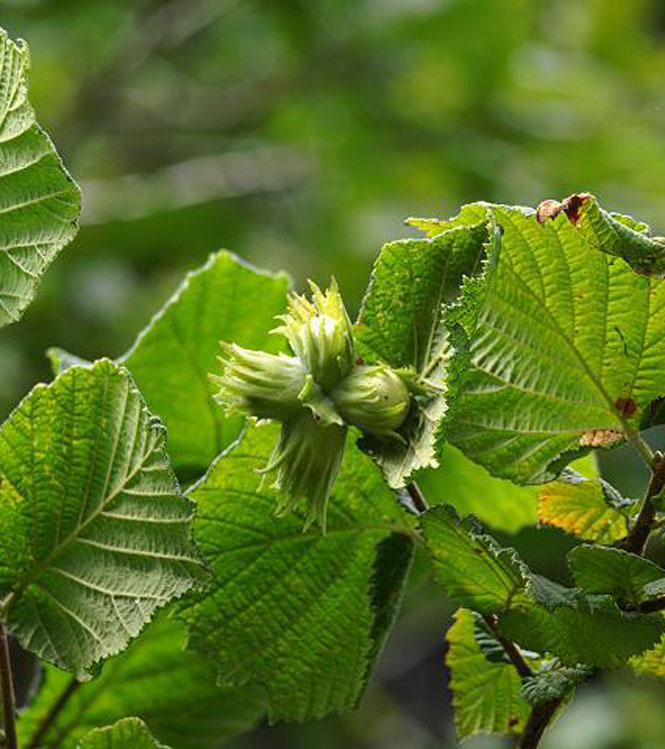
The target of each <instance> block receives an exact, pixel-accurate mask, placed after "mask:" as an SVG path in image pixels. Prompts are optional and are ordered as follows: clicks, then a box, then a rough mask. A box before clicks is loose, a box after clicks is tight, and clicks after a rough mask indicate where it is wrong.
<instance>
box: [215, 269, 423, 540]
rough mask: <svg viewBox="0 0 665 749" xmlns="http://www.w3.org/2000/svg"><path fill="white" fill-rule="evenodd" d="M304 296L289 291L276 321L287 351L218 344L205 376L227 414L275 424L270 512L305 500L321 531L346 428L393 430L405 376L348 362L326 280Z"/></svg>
mask: <svg viewBox="0 0 665 749" xmlns="http://www.w3.org/2000/svg"><path fill="white" fill-rule="evenodd" d="M311 288H312V299H311V300H309V299H307V298H305V297H304V296H300V295H297V294H294V295H292V296H291V298H290V299H289V307H288V312H287V314H285V315H281V316H280V319H281V321H282V325H280V326H279V327H278V328H276V329H275V330H274V331H273V332H274V333H279V334H282V335H284V336H285V337H286V338H287V340H288V342H289V344H290V347H291V350H292V353H293V355H291V356H287V355H285V354H280V355H278V356H275V355H272V354H267V353H265V352H263V351H251V350H248V349H244V348H241V347H240V346H237V345H235V344H230V343H224V342H223V343H222V344H221V345H222V352H223V354H222V357H221V358H220V361H221V362H222V366H223V373H222V375H221V376H219V375H214V374H213V375H211V380H212V381H213V382H214V383H215V385H216V386H217V387H218V391H217V394H216V400H217V402H218V403H220V404H221V405H222V406H224V407H226V409H227V412H238V411H240V412H242V413H246V414H249V415H250V416H253V417H254V418H256V419H259V420H261V419H269V420H273V421H278V422H280V423H281V425H282V430H281V435H280V439H279V442H278V444H277V446H276V447H275V449H274V451H273V453H272V456H271V458H270V460H269V461H268V464H267V465H266V466H265V468H264V469H263V470H262V472H263V473H271V472H276V479H275V482H274V487H275V488H277V489H278V490H279V491H280V493H281V499H280V502H279V505H278V512H282V511H287V510H293V509H295V507H296V504H297V502H298V501H299V500H301V499H304V500H306V501H307V503H308V505H309V513H308V516H307V523H306V524H307V525H309V524H311V523H312V522H314V521H316V522H317V523H318V524H319V525H320V526H321V527H323V528H325V522H326V505H327V502H328V497H329V496H330V491H331V489H332V486H333V484H334V482H335V479H336V478H337V475H338V473H339V469H340V465H341V461H342V455H343V453H344V446H345V442H346V435H347V430H348V426H356V427H358V428H360V429H362V430H364V431H365V432H368V433H371V434H374V435H376V436H377V437H380V438H381V439H399V437H398V435H397V434H396V433H395V430H396V429H398V428H399V427H400V426H401V424H402V423H403V422H404V420H405V418H406V416H407V414H408V412H409V408H410V405H411V396H410V393H409V389H408V387H407V385H406V384H405V382H406V381H408V376H407V377H405V375H404V374H401V373H398V372H394V371H393V370H391V369H390V368H389V367H387V366H385V365H382V366H374V367H365V366H362V365H360V364H356V361H355V344H354V339H353V330H352V327H351V322H350V320H349V317H348V315H347V313H346V309H345V308H344V303H343V301H342V297H341V295H340V293H339V290H338V288H337V284H336V283H335V282H334V281H333V282H332V284H331V286H330V288H329V289H328V290H327V291H326V292H323V291H321V290H320V289H319V288H318V286H316V285H315V284H311Z"/></svg>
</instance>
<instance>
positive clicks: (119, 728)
mask: <svg viewBox="0 0 665 749" xmlns="http://www.w3.org/2000/svg"><path fill="white" fill-rule="evenodd" d="M130 747H131V749H169V747H168V746H165V745H164V744H159V743H158V742H157V741H156V740H155V739H154V738H153V737H152V736H151V735H150V731H149V730H148V728H147V726H146V725H145V723H143V721H141V720H139V719H138V718H124V719H123V720H119V721H118V722H117V723H114V724H113V725H112V726H108V727H107V728H96V729H95V730H94V731H90V733H88V734H87V735H86V736H84V738H83V739H81V741H80V742H79V744H78V749H129V748H130Z"/></svg>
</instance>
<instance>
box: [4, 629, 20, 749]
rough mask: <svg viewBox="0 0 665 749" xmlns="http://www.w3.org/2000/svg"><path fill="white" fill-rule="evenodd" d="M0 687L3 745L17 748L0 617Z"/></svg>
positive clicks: (6, 647)
mask: <svg viewBox="0 0 665 749" xmlns="http://www.w3.org/2000/svg"><path fill="white" fill-rule="evenodd" d="M0 689H2V711H3V715H4V720H5V747H6V749H18V739H17V737H16V697H15V696H14V680H13V678H12V663H11V659H10V657H9V638H8V637H7V630H6V628H5V623H4V621H3V620H2V618H0Z"/></svg>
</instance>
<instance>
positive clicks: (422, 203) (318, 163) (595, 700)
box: [0, 0, 665, 749]
mask: <svg viewBox="0 0 665 749" xmlns="http://www.w3.org/2000/svg"><path fill="white" fill-rule="evenodd" d="M0 25H2V26H4V27H6V28H7V29H8V30H9V31H10V33H11V35H12V36H14V37H16V36H22V37H24V38H26V39H27V41H28V42H29V44H30V46H31V50H32V59H33V76H32V82H33V85H32V100H33V103H34V104H35V106H36V107H37V110H38V113H39V118H40V121H41V123H42V124H43V125H44V126H45V127H46V128H47V129H48V130H49V132H50V133H51V134H52V135H53V138H54V140H55V141H56V143H57V146H58V149H59V151H60V152H61V154H62V155H63V157H64V158H65V160H66V163H67V164H68V166H69V167H70V169H71V171H72V172H73V174H74V176H75V177H76V179H77V180H78V181H79V182H80V183H81V184H82V187H83V199H84V211H83V217H82V228H81V232H80V234H79V236H78V239H77V240H76V241H75V243H74V244H73V245H72V246H70V247H69V248H67V250H66V251H65V252H64V253H63V255H62V256H61V258H60V259H59V260H58V261H57V262H56V264H55V266H54V267H53V269H52V270H51V271H50V272H49V273H48V274H47V276H46V279H45V280H44V282H43V284H42V287H41V290H40V293H39V296H38V299H37V301H36V302H35V303H34V304H33V305H32V307H31V308H30V310H29V311H28V313H27V315H26V317H25V318H24V319H23V321H22V322H21V323H20V324H19V325H16V326H13V327H12V328H9V329H6V330H3V331H2V335H1V336H0V411H1V412H2V414H3V415H4V414H6V413H7V412H8V411H9V409H10V408H11V407H12V406H13V405H14V404H15V403H16V402H17V400H18V399H19V398H20V397H21V396H22V395H23V394H24V393H25V392H26V391H27V390H28V389H29V387H30V386H31V385H32V384H33V383H34V382H36V381H38V380H40V379H45V378H47V377H48V367H47V364H46V360H45V359H44V356H43V352H44V350H45V349H46V348H47V347H48V346H52V345H58V346H62V347H64V348H67V349H69V350H71V351H73V352H75V353H77V354H79V355H82V356H84V357H89V358H94V357H98V356H102V355H109V356H115V355H118V354H120V353H122V352H123V351H124V350H125V349H127V348H128V347H129V345H130V344H131V342H132V341H133V339H134V337H135V335H136V333H137V332H138V330H139V329H140V328H141V327H142V326H143V325H144V324H145V323H146V322H147V320H148V319H149V318H150V316H151V315H152V314H153V313H154V312H155V311H156V310H157V309H158V307H159V306H160V305H161V304H162V302H163V301H164V300H165V299H166V298H167V297H168V295H169V294H170V293H171V292H172V290H173V289H174V288H175V286H176V285H177V283H178V282H179V280H180V278H181V277H182V275H183V273H184V272H185V271H186V270H187V269H190V268H194V267H196V266H198V265H200V264H201V263H202V262H203V261H204V260H205V258H206V256H207V254H208V253H209V252H211V251H213V250H215V249H217V248H219V247H227V248H230V249H233V250H235V251H236V252H237V253H239V254H240V255H242V256H243V257H245V258H247V259H249V260H251V261H253V262H255V263H256V264H258V265H261V266H265V267H268V268H271V269H278V268H286V269H287V270H289V272H290V273H291V274H292V275H293V276H294V278H295V280H296V283H297V284H298V285H301V284H302V283H303V281H304V279H305V278H306V277H308V276H311V277H313V278H315V279H316V280H318V281H319V282H321V283H326V282H327V280H328V278H329V276H330V274H331V273H334V274H335V275H336V276H337V278H338V279H339V281H340V284H341V287H342V289H343V292H344V294H345V297H346V299H347V301H348V304H349V306H350V308H352V309H355V308H357V305H358V302H359V300H360V297H361V294H362V291H363V288H364V285H365V283H366V280H367V276H368V272H369V269H370V265H371V262H372V259H373V258H374V256H375V254H376V253H377V251H378V249H379V247H380V245H381V243H382V242H383V241H385V240H387V239H390V238H395V237H398V236H402V235H406V234H408V233H409V231H408V230H407V229H405V228H404V227H403V226H402V225H401V221H402V219H403V218H404V217H406V216H408V215H411V214H415V215H439V216H446V215H449V214H452V213H455V212H456V210H457V207H458V206H459V204H461V203H463V202H466V201H471V200H477V199H486V200H491V201H499V202H506V203H526V204H531V205H535V204H537V203H538V202H539V201H540V200H541V199H543V198H548V197H562V196H564V195H567V194H569V193H571V192H573V191H578V190H582V189H584V190H590V191H592V192H593V193H595V194H596V195H597V196H598V197H599V198H600V199H601V200H602V201H603V203H604V205H605V206H607V207H609V208H612V209H616V210H621V211H623V212H627V213H633V214H634V215H636V216H638V217H639V218H641V219H644V220H647V221H650V222H652V223H653V225H654V226H655V227H656V228H657V229H660V230H661V231H663V233H665V216H663V215H662V213H663V208H664V207H665V178H664V173H665V4H663V3H662V2H657V1H656V0H653V1H652V2H648V1H647V0H587V1H586V2H579V0H558V1H557V0H554V1H551V2H548V3H540V2H528V0H457V1H455V0H172V1H171V2H157V1H149V0H5V1H4V2H3V3H2V7H1V8H0ZM604 469H605V471H606V474H607V476H608V477H610V478H612V479H614V480H615V481H616V482H617V484H618V485H619V486H620V488H623V489H624V490H625V491H626V492H628V493H629V494H635V493H636V492H638V491H639V488H640V482H641V480H642V479H641V476H640V474H639V472H638V471H637V469H636V468H635V462H634V461H633V460H632V457H631V456H630V455H628V454H627V453H622V454H619V455H617V454H612V455H611V456H606V457H605V459H604ZM503 540H507V541H508V542H509V543H515V544H517V545H518V546H519V548H520V550H521V551H522V553H523V554H524V555H525V556H526V557H527V559H528V560H529V561H530V562H531V563H532V564H533V565H534V566H535V567H536V569H537V570H538V571H540V572H543V573H547V574H551V575H553V576H555V577H558V578H559V579H564V577H563V576H564V575H565V572H564V570H563V565H562V562H561V554H562V550H563V549H564V548H566V545H567V544H569V543H570V542H569V541H568V540H567V539H565V538H564V537H563V536H562V535H560V534H557V533H555V532H552V531H523V532H522V533H521V534H519V535H518V537H517V538H505V537H504V539H503ZM451 612H452V606H451V605H449V604H448V603H447V602H446V601H445V600H444V599H442V597H441V596H440V594H439V593H438V591H437V590H436V589H435V588H434V587H433V586H432V585H431V583H430V581H429V578H428V575H427V573H426V571H425V570H424V567H423V568H421V565H420V564H418V565H417V566H416V570H415V572H414V575H413V580H412V584H411V589H410V592H409V596H408V600H407V605H406V608H405V612H404V614H403V616H402V618H401V620H400V622H399V624H398V627H397V629H396V631H395V633H394V636H393V638H392V640H391V641H390V643H389V648H388V652H387V653H386V654H385V656H384V658H383V660H382V663H381V666H380V669H379V674H378V676H377V678H376V679H375V680H374V684H373V686H372V688H371V690H370V692H369V694H368V696H367V698H366V700H365V702H364V704H363V707H362V708H361V710H360V711H359V712H357V713H354V714H352V715H348V716H344V717H342V718H331V719H328V720H326V721H321V722H317V723H312V724H309V725H305V726H284V727H280V728H277V729H273V730H268V729H266V728H262V729H260V730H259V731H258V732H257V733H255V734H253V735H251V736H248V737H246V738H245V739H243V740H241V741H239V742H238V746H239V747H243V748H255V747H260V748H261V749H263V747H266V748H272V747H275V748H277V747H279V749H292V748H294V749H299V748H300V747H311V746H316V747H317V749H328V748H330V749H332V748H335V749H337V748H338V747H368V748H369V747H377V748H378V747H381V749H392V748H393V747H395V748H397V747H400V748H401V747H409V749H421V748H422V749H429V748H430V747H453V746H455V745H456V744H455V741H454V739H453V729H452V726H451V722H450V721H451V715H450V698H449V694H448V693H447V691H446V690H447V675H446V672H445V670H444V667H443V636H444V631H445V627H446V626H447V625H448V623H449V621H450V614H451ZM663 708H665V687H663V686H661V685H660V684H658V683H656V682H651V681H648V680H644V681H640V682H637V681H635V680H632V679H630V678H629V677H627V676H625V677H624V676H616V677H612V678H609V679H606V680H604V681H603V682H602V683H594V684H591V685H589V686H588V687H586V688H584V689H583V690H582V691H581V693H580V694H579V695H578V697H577V698H576V701H575V704H574V705H573V707H572V708H571V709H570V711H569V713H568V715H567V716H566V717H565V718H564V719H563V720H562V721H561V722H560V723H559V725H558V726H557V728H556V729H555V731H554V732H553V733H552V734H551V737H550V739H549V741H548V742H547V743H546V746H547V747H549V749H552V748H553V747H567V748H568V747H569V748H570V749H575V747H580V748H582V747H583V748H584V749H595V748H599V749H600V748H602V749H610V748H611V749H619V748H622V749H623V748H624V747H625V748H626V749H632V748H633V747H644V748H645V749H646V748H647V747H648V748H649V749H657V748H658V747H664V746H665V709H663ZM467 746H473V747H475V748H476V749H480V748H481V747H497V746H504V744H502V743H501V742H500V741H499V742H497V741H494V740H491V739H486V740H476V741H473V742H470V743H469V744H468V745H467Z"/></svg>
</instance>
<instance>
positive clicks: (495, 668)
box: [446, 609, 530, 739]
mask: <svg viewBox="0 0 665 749" xmlns="http://www.w3.org/2000/svg"><path fill="white" fill-rule="evenodd" d="M476 617H477V615H474V613H473V612H472V611H469V610H468V609H459V610H458V611H457V613H456V614H455V623H454V624H453V626H452V627H451V628H450V629H449V630H448V633H447V635H446V639H447V640H448V644H449V650H448V653H447V655H446V663H447V665H448V668H449V669H450V687H451V689H452V692H453V707H454V709H455V727H456V729H457V737H458V738H459V739H464V738H466V737H468V736H473V735H474V734H477V733H498V734H501V735H503V736H506V735H514V736H516V735H519V734H520V733H521V732H522V730H523V728H524V723H525V721H526V719H527V717H528V715H529V712H530V705H529V703H528V702H527V701H526V700H525V699H524V698H523V697H522V696H521V692H522V682H521V679H520V677H519V675H518V673H517V671H516V670H515V667H514V666H513V664H512V663H510V662H505V661H490V660H488V659H487V658H486V657H485V655H484V653H483V651H482V650H481V648H480V646H479V645H478V642H477V641H476Z"/></svg>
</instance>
